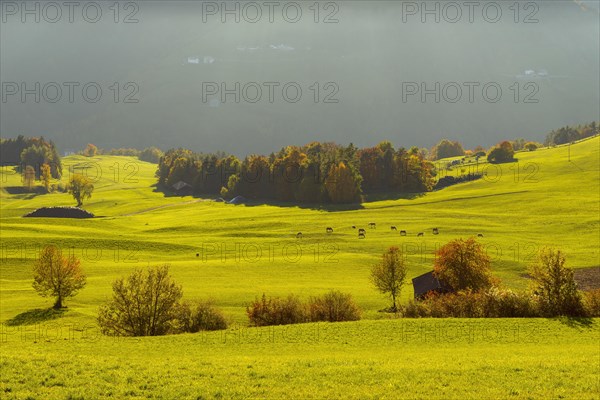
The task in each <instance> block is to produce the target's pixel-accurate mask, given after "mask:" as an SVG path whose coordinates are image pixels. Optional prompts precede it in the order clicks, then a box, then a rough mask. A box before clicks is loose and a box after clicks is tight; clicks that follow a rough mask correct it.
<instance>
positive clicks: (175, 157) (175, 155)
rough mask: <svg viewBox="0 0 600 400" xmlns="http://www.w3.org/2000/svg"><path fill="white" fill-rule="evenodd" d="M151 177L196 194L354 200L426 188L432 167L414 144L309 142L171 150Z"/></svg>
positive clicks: (166, 186) (307, 200)
mask: <svg viewBox="0 0 600 400" xmlns="http://www.w3.org/2000/svg"><path fill="white" fill-rule="evenodd" d="M157 176H158V185H159V187H162V188H163V189H166V190H170V189H171V188H172V187H173V185H175V184H177V183H178V182H185V183H187V184H188V185H190V186H191V188H192V191H193V193H194V194H197V195H220V196H223V197H226V198H233V197H235V196H244V197H246V198H248V199H260V200H275V201H283V202H297V203H335V204H341V203H357V202H360V201H361V198H362V195H363V194H370V193H383V192H385V193H407V192H425V191H429V190H431V189H432V187H433V184H434V179H433V177H434V166H433V164H432V163H431V162H429V161H427V160H426V158H425V156H424V154H423V153H422V152H421V151H420V150H419V149H418V148H416V147H413V148H411V149H409V150H407V149H405V148H402V147H401V148H399V149H395V148H394V146H393V145H392V144H391V143H390V142H382V143H380V144H378V145H377V146H375V147H372V148H363V149H359V148H357V147H356V146H354V145H353V144H350V145H348V146H342V145H338V144H335V143H320V142H312V143H309V144H307V145H305V146H288V147H286V148H283V149H281V150H280V151H279V152H277V153H271V154H270V155H269V156H263V155H256V154H254V155H250V156H248V157H246V158H244V159H243V160H239V159H238V158H237V157H235V156H232V155H226V154H223V153H220V154H199V153H194V152H192V151H191V150H187V149H173V150H169V151H167V152H166V153H165V154H164V156H163V157H162V158H161V160H160V162H159V166H158V171H157Z"/></svg>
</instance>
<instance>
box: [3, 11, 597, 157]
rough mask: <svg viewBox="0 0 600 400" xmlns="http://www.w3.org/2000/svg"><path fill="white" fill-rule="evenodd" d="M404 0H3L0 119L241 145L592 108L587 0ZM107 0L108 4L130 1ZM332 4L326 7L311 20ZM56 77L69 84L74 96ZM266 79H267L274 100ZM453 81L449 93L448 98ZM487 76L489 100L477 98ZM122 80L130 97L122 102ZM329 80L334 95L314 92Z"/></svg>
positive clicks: (10, 132) (509, 132)
mask: <svg viewBox="0 0 600 400" xmlns="http://www.w3.org/2000/svg"><path fill="white" fill-rule="evenodd" d="M403 3H407V2H379V1H377V2H360V1H348V2H338V3H334V4H337V6H338V7H339V10H336V9H335V8H327V9H325V5H326V4H327V3H321V10H320V13H319V16H318V19H319V21H320V22H319V23H315V21H314V18H315V15H314V13H313V10H311V9H309V6H310V5H309V3H302V11H303V16H302V18H301V19H300V21H299V22H296V23H290V22H288V21H286V20H285V19H284V18H282V14H281V11H280V12H279V13H277V12H275V13H274V22H273V23H271V22H269V20H268V16H267V15H263V16H262V18H261V19H260V20H259V21H258V22H256V23H249V22H247V21H245V20H244V18H241V19H240V22H239V23H236V22H235V21H234V18H233V17H228V18H229V19H228V20H227V21H226V22H225V23H223V22H222V21H221V15H220V14H219V13H218V11H217V12H216V14H215V15H213V14H209V13H208V10H207V9H203V4H202V3H198V2H196V3H195V2H140V3H139V10H138V11H137V12H136V13H135V15H134V18H136V19H138V22H137V23H122V22H119V23H115V22H114V21H113V14H112V11H111V10H109V9H108V5H105V6H104V7H105V8H104V9H103V12H104V15H103V18H102V19H101V20H100V21H99V22H97V23H89V22H86V21H85V20H83V19H82V18H81V13H80V14H77V13H75V22H73V23H70V22H68V21H66V20H64V18H63V20H61V21H58V22H56V23H48V22H46V21H44V19H43V18H42V19H41V21H40V22H39V23H36V22H35V21H33V19H30V20H29V21H28V22H27V21H26V22H25V23H22V22H21V20H20V16H19V15H12V13H11V14H10V15H9V14H8V13H7V11H6V10H4V9H3V20H2V24H1V25H0V40H1V48H0V68H1V69H0V75H1V80H2V91H3V93H2V94H3V98H2V103H1V104H0V106H1V111H0V133H1V134H2V137H14V136H16V135H17V134H24V135H44V136H45V137H47V138H50V139H53V140H55V141H56V143H57V144H58V146H59V147H60V148H61V149H80V148H82V147H84V146H85V144H86V143H88V142H91V143H94V144H96V145H98V146H99V147H104V148H113V147H137V148H142V147H147V146H153V145H154V146H158V147H161V148H163V149H167V148H171V147H178V146H184V147H189V148H192V149H194V150H197V151H204V152H208V151H216V150H224V151H226V152H231V153H234V154H237V155H245V154H248V153H253V152H257V153H268V152H270V151H272V150H277V149H279V148H280V147H282V146H285V145H288V144H305V143H307V142H309V141H313V140H318V141H336V142H339V143H343V144H347V143H349V142H353V143H354V144H356V145H357V146H370V145H374V144H376V143H377V142H379V141H381V140H385V139H388V140H391V141H393V142H394V144H396V145H399V146H406V147H409V146H413V145H416V146H427V147H430V146H432V145H433V144H435V143H436V142H437V141H439V139H441V138H443V137H447V138H450V139H454V140H460V141H461V142H463V143H464V144H465V145H466V146H467V147H474V146H476V145H479V144H481V145H484V146H488V145H491V144H494V143H496V142H497V141H499V140H502V139H507V138H515V137H527V138H531V139H536V140H541V139H543V136H544V135H545V133H546V132H548V131H550V130H552V129H554V128H557V127H560V126H564V125H568V124H577V123H582V122H587V121H592V120H598V119H600V116H599V109H600V96H599V90H598V88H599V87H600V80H599V79H600V78H599V70H600V68H599V67H600V65H599V64H600V63H599V48H600V43H599V36H600V32H599V16H598V5H597V2H589V1H588V2H581V1H580V2H572V1H561V2H545V3H544V2H537V3H536V4H538V6H539V9H537V10H536V9H527V8H525V7H524V5H525V4H526V3H521V9H520V10H519V11H520V12H519V15H518V17H517V16H515V14H514V10H511V9H509V4H508V2H497V3H502V8H501V10H502V13H503V14H502V17H501V18H500V19H499V20H498V21H497V22H494V23H492V22H488V21H486V20H485V18H483V16H482V11H481V8H479V9H476V10H475V12H474V14H473V17H474V20H473V22H470V21H469V18H468V15H463V16H462V18H461V19H460V20H459V21H458V22H456V23H452V22H448V21H447V19H452V18H453V17H454V15H455V13H454V12H453V11H452V10H446V11H447V13H446V14H441V18H440V22H439V23H437V22H436V21H435V16H431V15H425V17H426V18H427V20H426V22H425V23H423V22H422V21H421V18H422V17H423V15H422V14H421V13H420V12H418V11H416V12H415V13H414V14H413V13H412V11H413V10H407V9H406V8H405V7H406V4H403ZM459 3H460V2H459ZM481 3H482V4H484V3H486V2H481ZM215 4H217V5H218V4H219V3H215ZM242 4H243V3H242ZM257 4H262V3H260V2H259V3H257ZM281 4H285V3H281ZM311 4H312V3H311ZM415 4H417V5H418V4H420V2H417V3H415ZM432 4H433V3H432ZM511 4H512V2H511ZM204 6H206V4H204ZM432 7H433V6H432ZM120 11H121V14H120V15H119V19H120V20H122V19H123V18H125V16H126V15H127V14H129V12H130V11H131V10H123V9H122V10H120ZM211 11H212V10H211ZM409 11H410V12H409ZM462 11H463V14H464V13H465V12H466V11H467V9H464V10H462ZM331 13H333V15H332V17H331V19H337V20H338V22H337V23H323V22H322V21H323V20H324V19H326V18H327V16H328V15H329V14H331ZM489 15H493V12H492V11H490V14H488V17H489ZM78 16H79V17H78ZM444 17H446V18H444ZM515 18H517V19H518V22H517V23H515ZM526 20H528V22H529V23H525V21H526ZM535 20H537V22H533V21H535ZM23 82H24V83H26V86H27V88H34V87H35V86H34V85H35V82H40V85H41V87H43V86H44V85H46V84H48V83H52V82H54V83H57V84H59V86H61V87H63V93H62V97H61V98H60V100H58V101H57V102H56V103H52V102H50V101H49V98H52V97H53V96H54V91H53V90H54V89H53V88H52V87H48V91H47V93H41V96H40V97H41V99H40V102H39V103H36V102H35V99H34V95H27V96H25V101H22V99H21V94H22V93H16V94H10V90H11V89H14V86H10V84H11V83H15V84H16V85H17V87H19V90H20V88H21V84H22V83H23ZM65 82H76V83H78V84H79V86H77V87H76V88H75V89H74V101H73V102H70V101H69V99H68V90H67V89H66V88H65V86H64V83H65ZM90 82H94V83H96V84H97V86H99V87H100V88H101V89H102V96H101V98H100V99H99V101H98V102H96V103H92V102H90V101H86V100H85V99H84V98H83V97H82V91H81V88H82V87H83V86H84V85H85V84H86V83H90ZM115 82H117V83H118V86H119V93H118V98H117V102H115V99H114V95H115V94H116V93H115V91H116V87H114V86H112V85H113V84H114V83H115ZM211 82H214V83H215V84H216V85H213V86H215V87H219V86H220V85H221V83H226V85H227V87H228V88H234V87H235V83H236V82H239V83H240V87H244V85H245V84H248V83H252V82H255V83H256V84H257V86H259V87H261V88H262V98H261V99H260V100H258V101H257V102H256V103H252V102H250V101H249V100H251V99H252V98H254V97H256V96H255V94H257V92H256V90H255V89H256V86H255V85H254V84H252V85H249V86H247V92H246V93H245V94H246V96H243V93H240V95H241V99H240V102H239V103H236V102H235V101H234V95H228V96H226V97H225V99H223V98H222V97H221V94H220V93H215V94H207V93H206V92H207V89H208V88H213V89H214V87H213V86H211ZM265 82H273V84H272V85H273V88H274V89H273V90H274V92H273V93H274V98H273V102H270V101H269V99H268V97H269V90H268V87H267V86H264V85H263V84H264V83H265ZM423 82H424V83H425V84H426V86H427V88H429V89H434V88H435V84H436V82H439V84H440V90H439V91H438V93H437V94H438V95H439V97H440V101H439V102H437V103H436V101H435V100H436V99H435V96H436V94H435V93H433V94H429V95H427V96H426V97H425V99H424V100H425V101H423V99H422V98H421V93H415V94H412V95H411V94H409V90H413V91H414V90H415V89H417V90H421V88H422V86H421V83H423ZM469 82H470V85H471V86H466V85H465V83H469ZM128 83H131V84H130V85H129V86H128ZM275 83H277V84H278V86H277V85H276V84H275ZM286 83H293V85H288V86H290V87H291V89H290V90H289V91H288V94H289V95H290V96H291V97H293V96H294V87H300V88H301V90H302V96H301V98H300V99H299V101H298V102H296V103H293V102H291V101H286V100H285V98H284V97H283V93H282V88H283V87H284V85H285V84H286ZM315 83H317V85H316V86H315ZM486 84H487V85H488V86H486V87H488V89H489V90H488V92H487V95H488V97H489V98H488V99H486V98H485V94H484V93H483V92H482V88H483V87H484V85H486ZM444 85H446V90H445V91H444V89H443V88H444ZM457 87H460V88H461V90H462V96H461V97H460V98H459V99H458V100H456V101H455V102H452V101H453V100H454V99H455V98H456V95H457V94H458V92H457V91H456V88H457ZM469 87H472V88H473V96H474V97H473V101H472V102H471V101H470V100H469ZM497 87H499V88H501V90H502V94H501V96H500V97H499V99H498V101H497V102H493V101H488V100H493V98H494V97H497V96H496V95H495V88H497ZM111 88H112V89H111ZM317 88H318V98H317V100H318V101H317V102H315V99H314V96H315V95H316V92H317ZM138 89H139V91H138ZM203 89H204V90H203ZM288 89H289V88H288ZM517 89H518V94H517V93H516V91H517ZM40 91H41V92H43V90H40ZM91 92H93V90H92V91H91ZM290 93H291V94H290ZM92 95H93V93H92ZM128 95H131V96H130V100H137V101H138V102H137V103H127V102H125V99H126V97H127V96H128ZM328 96H329V100H337V102H331V103H326V102H324V100H325V99H326V98H328ZM515 96H517V98H516V99H515ZM223 100H225V101H223ZM515 100H517V101H515Z"/></svg>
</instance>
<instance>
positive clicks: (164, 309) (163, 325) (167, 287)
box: [98, 266, 183, 336]
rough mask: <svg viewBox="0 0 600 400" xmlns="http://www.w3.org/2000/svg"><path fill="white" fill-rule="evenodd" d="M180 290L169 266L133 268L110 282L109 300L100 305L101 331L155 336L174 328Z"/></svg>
mask: <svg viewBox="0 0 600 400" xmlns="http://www.w3.org/2000/svg"><path fill="white" fill-rule="evenodd" d="M182 295H183V292H182V290H181V286H178V285H177V284H176V283H175V282H174V281H173V279H172V278H171V276H170V275H169V267H168V266H162V267H157V268H151V269H149V270H147V271H146V272H144V271H142V270H136V271H134V272H133V273H132V274H131V275H130V276H129V277H127V279H124V278H120V279H117V280H116V281H115V282H114V283H113V298H112V301H111V302H110V303H108V304H106V305H103V306H101V307H100V311H99V313H98V323H99V325H100V330H101V331H102V333H104V334H107V335H115V336H158V335H165V334H167V333H172V332H174V331H175V330H176V324H177V317H178V315H177V313H178V311H179V300H180V299H181V296H182Z"/></svg>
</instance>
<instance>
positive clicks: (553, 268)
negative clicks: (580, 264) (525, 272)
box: [529, 248, 584, 317]
mask: <svg viewBox="0 0 600 400" xmlns="http://www.w3.org/2000/svg"><path fill="white" fill-rule="evenodd" d="M565 262H566V258H565V255H564V254H563V252H561V251H560V250H554V249H551V248H543V249H542V250H540V252H539V253H538V255H537V258H536V260H535V262H534V263H533V264H532V265H531V266H530V267H529V275H531V278H532V281H531V290H532V292H533V294H534V296H536V298H537V300H538V304H539V307H540V311H541V312H542V313H543V314H544V315H546V316H549V317H554V316H558V315H568V316H581V315H583V314H584V311H583V303H582V298H581V295H580V293H579V291H578V290H577V284H576V282H575V278H574V275H573V270H572V269H570V268H567V267H565Z"/></svg>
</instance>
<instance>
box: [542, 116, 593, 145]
mask: <svg viewBox="0 0 600 400" xmlns="http://www.w3.org/2000/svg"><path fill="white" fill-rule="evenodd" d="M599 133H600V125H599V124H598V123H596V122H595V121H594V122H590V123H589V124H584V125H577V126H574V127H572V126H564V127H562V128H559V129H555V130H553V131H551V132H550V133H548V135H546V140H545V141H544V144H545V145H546V146H554V145H559V144H565V143H571V142H574V141H577V140H581V139H585V138H587V137H591V136H595V135H598V134H599Z"/></svg>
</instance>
